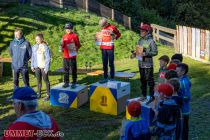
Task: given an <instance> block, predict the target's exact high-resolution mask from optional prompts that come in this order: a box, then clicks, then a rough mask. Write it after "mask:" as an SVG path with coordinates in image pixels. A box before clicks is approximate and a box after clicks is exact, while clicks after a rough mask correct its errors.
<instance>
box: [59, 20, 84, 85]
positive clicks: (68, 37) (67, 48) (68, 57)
mask: <svg viewBox="0 0 210 140" xmlns="http://www.w3.org/2000/svg"><path fill="white" fill-rule="evenodd" d="M65 30H66V34H65V35H64V36H63V38H62V42H61V49H62V52H63V67H64V71H65V74H64V85H63V87H64V88H66V87H69V70H70V67H71V70H72V79H73V82H72V85H71V88H76V82H77V61H76V57H77V52H78V50H79V48H80V46H81V45H80V42H79V38H78V36H77V35H76V34H75V33H74V32H73V24H72V23H70V22H69V23H66V24H65Z"/></svg>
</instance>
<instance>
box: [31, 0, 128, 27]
mask: <svg viewBox="0 0 210 140" xmlns="http://www.w3.org/2000/svg"><path fill="white" fill-rule="evenodd" d="M31 4H32V5H33V4H36V5H44V6H54V7H60V8H76V9H84V10H85V11H86V12H93V13H95V14H97V15H99V16H103V17H107V18H110V19H112V20H115V21H116V22H118V23H119V24H122V25H123V26H125V27H127V28H129V29H131V17H128V16H126V15H123V14H121V13H120V12H118V11H116V10H114V9H111V8H109V7H106V6H104V5H103V4H100V3H99V2H97V1H96V0H31Z"/></svg>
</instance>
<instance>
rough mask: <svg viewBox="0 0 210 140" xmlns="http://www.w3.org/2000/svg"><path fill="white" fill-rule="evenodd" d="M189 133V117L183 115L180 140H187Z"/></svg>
mask: <svg viewBox="0 0 210 140" xmlns="http://www.w3.org/2000/svg"><path fill="white" fill-rule="evenodd" d="M188 133H189V115H183V131H182V140H188Z"/></svg>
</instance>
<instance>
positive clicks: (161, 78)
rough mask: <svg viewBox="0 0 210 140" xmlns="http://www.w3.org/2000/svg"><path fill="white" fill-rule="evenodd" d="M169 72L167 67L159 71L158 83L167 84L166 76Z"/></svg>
mask: <svg viewBox="0 0 210 140" xmlns="http://www.w3.org/2000/svg"><path fill="white" fill-rule="evenodd" d="M167 71H168V69H167V66H166V67H162V68H160V69H159V74H158V83H164V82H165V74H166V72H167Z"/></svg>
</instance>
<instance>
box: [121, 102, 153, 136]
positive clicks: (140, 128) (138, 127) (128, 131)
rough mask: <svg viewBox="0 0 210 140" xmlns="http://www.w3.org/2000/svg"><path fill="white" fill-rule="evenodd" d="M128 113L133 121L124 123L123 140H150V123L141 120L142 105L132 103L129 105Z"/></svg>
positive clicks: (122, 129)
mask: <svg viewBox="0 0 210 140" xmlns="http://www.w3.org/2000/svg"><path fill="white" fill-rule="evenodd" d="M128 112H129V114H130V115H131V120H126V121H123V123H122V128H121V137H120V139H121V140H150V139H151V135H150V129H149V123H148V122H147V121H145V120H142V119H141V118H140V115H141V104H140V103H139V102H138V101H131V102H130V103H129V104H128Z"/></svg>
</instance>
